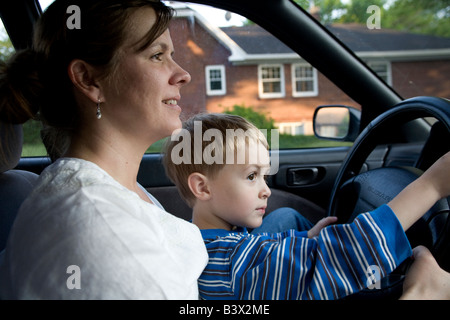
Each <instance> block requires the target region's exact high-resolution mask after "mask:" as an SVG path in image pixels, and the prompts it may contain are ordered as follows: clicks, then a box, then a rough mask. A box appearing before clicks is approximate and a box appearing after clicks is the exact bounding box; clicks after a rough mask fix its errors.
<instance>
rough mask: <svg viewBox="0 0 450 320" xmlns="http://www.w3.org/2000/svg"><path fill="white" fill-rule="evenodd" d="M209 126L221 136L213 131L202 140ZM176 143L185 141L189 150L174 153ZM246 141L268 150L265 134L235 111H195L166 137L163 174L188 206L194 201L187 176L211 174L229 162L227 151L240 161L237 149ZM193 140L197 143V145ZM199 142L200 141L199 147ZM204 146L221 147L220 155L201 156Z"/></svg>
mask: <svg viewBox="0 0 450 320" xmlns="http://www.w3.org/2000/svg"><path fill="white" fill-rule="evenodd" d="M200 129H201V141H195V140H196V139H195V134H194V132H195V133H196V134H197V137H198V134H199V132H198V131H199V130H200ZM209 129H213V130H214V132H215V133H220V137H221V139H222V140H221V141H216V140H218V138H217V135H214V137H213V138H212V141H211V140H208V139H209V138H206V140H205V137H206V135H205V132H206V131H207V130H209ZM231 131H232V132H238V134H237V135H234V134H230V132H231ZM204 135H205V136H204ZM242 137H244V139H241V138H242ZM187 138H190V141H189V142H188V143H187V142H186V141H183V139H187ZM197 140H198V139H197ZM179 143H183V145H184V146H186V145H189V147H190V150H189V151H190V153H189V154H187V155H186V154H183V155H180V154H177V151H178V152H180V150H179V149H177V148H176V147H177V145H178V144H179ZM249 143H262V145H263V146H264V147H265V148H266V149H267V150H269V145H268V143H267V139H266V137H265V135H264V134H263V133H262V132H261V130H259V129H258V128H257V127H256V126H255V125H253V124H252V123H250V122H249V121H248V120H246V119H244V118H242V117H240V116H237V115H231V114H223V113H201V114H197V115H195V116H193V117H191V118H190V119H188V120H187V121H185V122H184V123H183V128H182V129H181V132H179V133H178V134H173V135H172V136H171V138H170V139H169V140H168V141H167V143H166V145H165V150H164V158H163V164H164V167H165V170H166V174H167V176H168V177H169V179H170V180H171V181H172V182H173V183H175V185H176V186H177V188H178V191H179V193H180V195H181V197H182V198H183V200H184V201H185V202H186V203H187V204H188V205H189V206H190V207H191V208H192V207H193V205H194V203H195V196H194V195H193V194H192V192H191V190H190V188H189V185H188V177H189V176H190V175H191V174H192V173H194V172H198V173H201V174H203V175H205V176H207V177H210V178H214V176H215V175H216V174H217V173H218V172H219V171H220V170H221V169H222V168H223V166H224V165H225V164H227V163H230V162H229V160H230V154H231V155H232V160H233V161H234V162H233V163H240V162H239V159H237V157H238V154H237V153H238V150H242V146H243V144H245V145H246V146H248V145H249ZM195 144H197V147H196V146H195ZM199 145H201V148H199ZM205 148H208V150H210V151H211V150H212V151H214V152H216V151H217V150H219V153H220V150H221V151H222V152H221V153H222V155H220V154H219V155H217V154H214V155H213V157H214V159H216V160H217V159H219V161H213V162H211V161H208V159H204V151H205ZM208 150H207V151H208ZM183 152H184V150H183ZM200 153H201V154H200ZM246 154H247V153H246ZM174 156H176V157H178V158H183V161H174V159H173V157H174ZM186 156H188V157H189V159H186ZM246 156H247V155H246ZM199 159H201V161H199ZM186 160H187V161H186ZM205 160H206V161H205ZM227 160H228V161H227ZM236 161H237V162H236Z"/></svg>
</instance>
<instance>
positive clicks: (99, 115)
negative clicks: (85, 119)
mask: <svg viewBox="0 0 450 320" xmlns="http://www.w3.org/2000/svg"><path fill="white" fill-rule="evenodd" d="M96 116H97V119H99V120H100V118H101V117H102V112H101V111H100V99H98V100H97V114H96Z"/></svg>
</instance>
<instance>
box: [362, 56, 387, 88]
mask: <svg viewBox="0 0 450 320" xmlns="http://www.w3.org/2000/svg"><path fill="white" fill-rule="evenodd" d="M366 63H367V65H368V66H369V67H370V68H371V69H372V70H373V71H374V72H375V73H376V74H377V75H378V76H379V77H380V78H381V79H383V80H384V82H386V83H387V84H388V85H392V77H391V64H390V63H389V62H387V61H367V62H366Z"/></svg>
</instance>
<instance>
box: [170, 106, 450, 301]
mask: <svg viewBox="0 0 450 320" xmlns="http://www.w3.org/2000/svg"><path fill="white" fill-rule="evenodd" d="M199 132H201V134H199ZM233 132H235V133H236V132H237V133H240V134H234V135H232V134H231V133H233ZM243 132H244V133H245V134H242V133H243ZM227 133H228V134H227ZM212 137H213V138H212ZM236 137H237V138H236ZM449 158H450V156H449V155H446V156H444V157H443V158H442V159H441V160H439V161H438V162H437V163H436V164H435V165H434V166H433V167H432V168H430V169H429V170H428V171H427V172H426V173H425V174H423V175H422V176H421V177H420V178H418V179H417V180H416V181H415V182H414V183H412V184H411V185H410V186H408V187H407V188H405V190H403V191H402V192H401V193H400V194H399V195H398V196H397V197H396V198H394V199H393V200H392V201H391V202H389V203H388V205H383V206H381V207H380V208H378V209H376V210H374V211H372V212H368V213H364V214H361V215H359V216H358V217H357V218H356V219H355V220H354V221H353V222H352V223H350V224H346V225H332V226H328V227H325V228H323V229H322V230H321V232H320V234H319V235H318V236H314V237H312V238H311V236H312V234H311V233H310V234H309V235H308V234H305V232H298V231H296V230H287V231H285V232H281V233H275V234H267V233H263V234H257V235H254V234H249V233H248V232H247V231H246V229H245V228H256V227H258V226H259V225H261V223H262V219H263V216H264V213H265V208H266V205H267V199H268V198H269V196H270V189H269V188H268V186H267V184H266V181H265V179H264V178H265V175H266V174H267V173H268V172H269V167H270V157H269V152H268V145H267V141H266V139H265V137H264V135H262V133H261V132H260V131H259V130H258V129H257V128H256V127H255V126H253V125H252V124H250V123H249V122H248V121H246V120H245V119H243V118H241V117H238V116H232V115H224V114H202V115H197V116H194V117H193V118H191V119H190V120H189V121H186V122H185V123H184V125H183V129H182V130H181V132H180V133H179V134H178V135H177V136H172V141H170V142H169V143H168V145H167V146H166V155H165V157H164V164H165V167H166V171H167V174H168V176H169V178H170V179H171V180H172V181H173V182H174V183H175V184H176V185H177V187H178V189H179V192H180V194H181V196H182V197H183V199H184V200H185V201H186V202H187V204H188V205H189V206H190V207H192V208H193V217H192V222H193V223H194V224H196V225H197V226H198V227H199V228H200V229H201V232H202V236H203V239H204V242H205V244H206V247H207V250H208V254H209V263H208V265H207V267H206V268H205V270H204V272H203V273H202V275H201V276H200V278H199V281H198V284H199V292H200V296H201V298H203V299H247V300H254V299H337V298H341V297H344V296H346V295H349V294H352V293H354V292H357V291H358V290H360V289H362V288H365V287H367V286H369V285H372V280H373V273H372V272H373V271H374V270H376V271H377V272H378V273H379V275H380V276H381V277H384V276H386V275H387V274H389V273H390V272H391V271H393V270H394V269H395V268H396V267H397V266H398V265H399V264H400V263H401V262H402V261H403V260H405V259H406V258H407V257H409V256H411V255H412V250H411V247H410V245H409V242H408V240H407V238H406V235H405V233H404V230H406V229H408V228H409V227H410V226H411V225H412V224H413V223H414V222H415V221H416V220H417V219H418V218H419V217H420V216H421V215H422V214H423V213H424V212H426V211H427V210H428V209H429V208H430V207H431V206H432V205H433V204H434V203H435V202H436V201H437V200H439V199H440V198H442V197H444V196H447V195H448V194H449V193H450V190H449V188H450V187H449V186H448V183H447V182H446V181H448V180H449V178H450V173H449V170H446V168H448V166H449V164H450V160H449ZM418 194H420V195H421V196H420V197H417V195H418ZM322 226H323V225H321V226H320V227H319V229H320V228H321V227H322ZM316 231H317V230H316Z"/></svg>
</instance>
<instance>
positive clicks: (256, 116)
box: [223, 105, 276, 130]
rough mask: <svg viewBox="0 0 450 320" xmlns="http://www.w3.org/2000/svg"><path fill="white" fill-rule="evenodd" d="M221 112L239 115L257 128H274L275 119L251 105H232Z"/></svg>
mask: <svg viewBox="0 0 450 320" xmlns="http://www.w3.org/2000/svg"><path fill="white" fill-rule="evenodd" d="M223 113H226V114H235V115H238V116H241V117H243V118H245V119H247V120H248V121H250V122H251V123H253V124H254V125H255V126H256V127H258V128H259V129H267V130H270V129H276V127H275V120H273V119H272V118H271V117H270V116H268V115H266V114H264V113H262V112H257V111H255V110H253V108H252V107H245V106H244V105H242V106H239V105H234V106H233V108H232V109H227V110H225V111H224V112H223Z"/></svg>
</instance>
